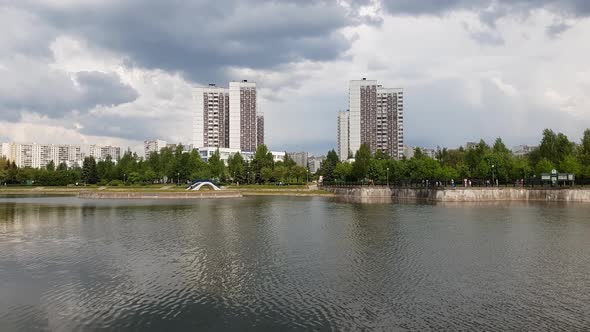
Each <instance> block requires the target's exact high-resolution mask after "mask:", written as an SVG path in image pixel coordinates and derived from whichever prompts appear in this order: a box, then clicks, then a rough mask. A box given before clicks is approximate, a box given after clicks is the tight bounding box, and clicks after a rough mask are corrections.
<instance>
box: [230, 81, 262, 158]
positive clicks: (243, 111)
mask: <svg viewBox="0 0 590 332" xmlns="http://www.w3.org/2000/svg"><path fill="white" fill-rule="evenodd" d="M257 99H258V97H257V93H256V83H253V82H248V81H246V80H244V81H241V82H230V83H229V147H230V148H231V149H240V150H242V151H256V147H257V144H256V139H257V135H256V129H257V125H256V115H257V104H258V103H257Z"/></svg>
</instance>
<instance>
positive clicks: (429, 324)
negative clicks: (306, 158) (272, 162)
mask: <svg viewBox="0 0 590 332" xmlns="http://www.w3.org/2000/svg"><path fill="white" fill-rule="evenodd" d="M589 313H590V206H589V205H583V204H578V205H562V204H523V203H519V204H507V203H502V204H478V205H473V204H471V205H466V204H455V205H453V204H446V205H419V204H415V205H412V204H406V205H400V204H371V205H361V204H350V203H342V202H338V201H335V200H333V199H327V198H290V197H254V198H244V199H236V200H206V201H196V202H195V201H172V202H171V201H109V200H101V201H94V200H78V199H77V198H73V197H25V198H23V197H19V198H16V197H4V198H0V331H36V330H52V331H95V330H96V331H98V330H109V331H123V330H125V331H127V330H137V331H148V330H156V331H157V330H164V329H165V330H167V331H175V330H197V329H198V330H206V331H224V330H228V331H232V330H233V331H246V330H251V331H264V330H269V331H286V330H345V331H349V330H388V331H391V330H422V331H423V330H489V331H497V330H531V331H539V330H549V329H551V330H556V329H557V330H568V331H575V330H587V329H588V328H589V327H590V315H589Z"/></svg>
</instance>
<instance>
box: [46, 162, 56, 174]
mask: <svg viewBox="0 0 590 332" xmlns="http://www.w3.org/2000/svg"><path fill="white" fill-rule="evenodd" d="M45 169H46V170H48V171H49V172H53V171H55V163H54V162H53V160H51V161H50V162H48V163H47V166H45Z"/></svg>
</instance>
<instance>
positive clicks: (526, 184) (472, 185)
mask: <svg viewBox="0 0 590 332" xmlns="http://www.w3.org/2000/svg"><path fill="white" fill-rule="evenodd" d="M318 187H319V188H358V187H371V188H387V187H390V188H413V189H420V188H429V189H452V188H457V189H467V188H468V189H486V188H535V189H576V188H588V187H590V180H581V181H577V182H575V183H573V184H572V183H567V182H566V183H564V182H559V183H556V184H552V183H549V182H543V181H540V180H538V179H531V180H528V181H515V182H514V183H508V182H498V183H497V184H496V183H492V181H489V182H488V181H486V180H479V179H477V180H473V179H472V180H471V182H469V180H468V181H467V183H465V182H463V181H460V182H455V183H452V182H451V181H430V180H424V181H420V182H417V181H410V180H408V181H403V180H396V181H390V182H389V183H386V182H381V181H372V182H371V181H367V182H323V183H320V184H318Z"/></svg>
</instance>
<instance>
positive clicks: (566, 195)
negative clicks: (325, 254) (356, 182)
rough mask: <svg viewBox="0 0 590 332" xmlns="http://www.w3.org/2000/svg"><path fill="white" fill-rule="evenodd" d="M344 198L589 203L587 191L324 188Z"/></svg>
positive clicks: (589, 194)
mask: <svg viewBox="0 0 590 332" xmlns="http://www.w3.org/2000/svg"><path fill="white" fill-rule="evenodd" d="M324 189H326V190H328V191H331V192H333V193H335V194H336V195H338V196H342V197H345V198H361V199H371V198H384V197H391V198H393V199H397V200H415V201H432V202H490V201H548V202H551V201H553V202H587V203H590V189H530V188H469V189H465V188H455V189H427V188H393V189H389V188H383V187H334V188H324Z"/></svg>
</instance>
